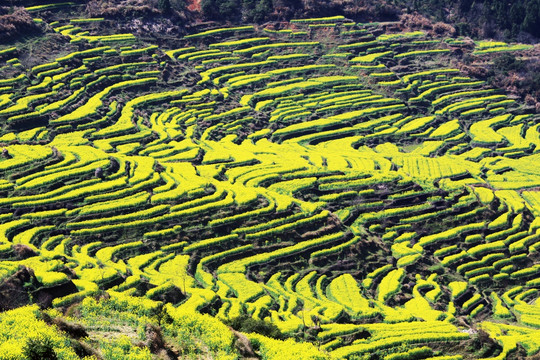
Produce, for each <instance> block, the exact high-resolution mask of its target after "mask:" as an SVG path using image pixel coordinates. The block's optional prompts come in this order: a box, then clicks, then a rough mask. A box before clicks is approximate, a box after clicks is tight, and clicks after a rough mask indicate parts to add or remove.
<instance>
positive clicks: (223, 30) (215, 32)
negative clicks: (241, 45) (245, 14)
mask: <svg viewBox="0 0 540 360" xmlns="http://www.w3.org/2000/svg"><path fill="white" fill-rule="evenodd" d="M250 30H254V27H253V26H238V27H231V28H221V29H213V30H206V31H203V32H200V33H196V34H191V35H186V36H184V39H193V38H198V37H205V36H209V35H218V34H225V33H229V32H235V31H250Z"/></svg>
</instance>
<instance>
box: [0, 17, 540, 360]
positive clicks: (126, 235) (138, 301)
mask: <svg viewBox="0 0 540 360" xmlns="http://www.w3.org/2000/svg"><path fill="white" fill-rule="evenodd" d="M30 10H33V11H34V12H33V14H34V15H35V16H36V17H39V14H40V11H41V9H40V8H35V9H30ZM37 21H44V20H37ZM104 21H105V22H106V20H101V19H86V20H84V19H64V20H60V21H54V22H51V23H49V24H48V26H50V27H51V29H53V31H54V32H56V33H58V34H61V35H63V36H64V37H65V38H64V40H65V42H66V44H69V46H71V47H72V48H73V52H71V53H58V54H57V53H54V51H53V53H52V54H51V55H50V56H51V60H50V62H48V63H44V64H40V65H37V66H34V67H31V68H27V67H25V66H24V65H22V64H21V63H20V62H19V60H18V58H17V57H18V55H19V54H22V52H21V51H20V50H19V49H18V48H17V47H11V48H5V49H3V50H0V65H2V68H1V70H2V71H4V73H9V74H11V75H10V76H11V77H8V78H2V79H1V80H0V122H1V124H2V132H1V134H0V143H1V144H2V147H3V152H2V160H1V161H0V175H1V180H0V192H1V195H2V196H1V199H0V223H1V224H0V282H1V281H2V280H6V279H9V278H10V276H12V275H13V274H14V273H16V272H17V270H18V268H19V266H21V265H24V266H26V267H28V268H30V269H32V270H33V272H34V273H35V276H36V278H37V280H38V281H39V287H40V288H41V289H52V290H57V291H56V292H54V291H52V290H51V291H52V293H54V294H56V295H55V296H53V298H50V299H48V300H46V301H45V300H44V302H41V303H40V304H42V305H45V306H46V305H51V306H52V307H53V308H56V309H58V310H60V311H65V310H66V309H68V308H69V307H70V306H72V305H73V304H77V303H79V302H81V301H82V304H83V305H82V306H83V308H84V309H86V310H85V311H88V313H91V309H94V310H92V311H95V312H94V313H93V314H94V315H95V316H97V315H96V313H99V311H105V310H103V309H101V310H99V306H98V305H99V301H96V300H93V297H95V296H102V297H103V296H104V295H105V294H106V298H108V299H109V300H107V301H109V302H112V303H113V305H111V306H116V309H117V310H118V311H121V310H122V309H124V310H126V309H128V310H129V309H131V310H129V311H131V312H132V313H133V314H138V315H139V316H141V317H142V316H143V314H144V316H151V315H149V314H156V313H158V312H160V313H161V314H164V313H166V314H167V316H169V317H170V318H172V319H173V324H176V323H175V322H174V321H177V322H178V324H186V323H187V320H186V319H187V318H190V317H193V318H194V319H198V320H193V321H199V322H205V321H207V322H208V324H212V326H214V328H212V329H210V328H208V329H207V330H206V331H209V332H212V331H215V332H219V331H221V332H223V333H222V334H221V333H220V334H221V335H219V336H221V337H222V338H221V339H219V340H216V342H215V344H217V345H216V346H215V347H214V348H212V346H208V348H210V350H208V349H206V350H205V351H207V352H210V353H212V354H213V355H212V356H213V357H214V358H216V359H217V358H219V359H222V358H231V359H232V358H235V355H231V354H229V353H227V354H226V353H225V352H223V351H222V350H223V349H222V348H221V347H220V346H230V343H231V341H232V335H231V334H230V332H229V330H228V329H227V328H226V327H224V326H223V325H221V323H220V322H219V321H217V322H216V320H215V319H220V320H223V321H227V320H231V319H235V318H238V317H240V316H249V317H252V318H254V319H257V320H265V321H267V322H271V323H272V324H275V325H276V326H277V327H278V328H279V330H280V331H281V332H282V333H284V334H288V335H289V336H291V337H295V338H296V342H292V340H288V341H286V342H281V341H279V340H273V339H270V338H268V337H264V336H261V335H257V334H248V335H247V336H248V338H249V339H250V340H251V342H252V343H257V344H258V351H259V354H260V355H261V356H262V358H268V359H271V358H282V359H283V358H286V359H301V358H310V359H311V358H313V359H326V358H337V359H386V360H391V359H432V360H435V359H438V360H443V359H444V360H458V359H474V358H476V359H477V358H485V359H488V358H489V359H506V358H509V359H510V358H524V357H526V356H530V357H532V356H533V355H535V354H537V353H538V352H539V351H540V300H539V294H538V288H539V287H540V276H539V275H540V261H539V260H540V258H539V251H540V193H539V192H538V189H539V188H540V167H538V166H537V164H538V163H539V161H540V153H539V150H540V132H539V128H538V127H539V123H540V121H539V120H540V116H538V115H536V114H534V113H532V112H531V111H530V109H528V108H526V107H525V106H524V104H523V103H521V102H520V101H519V100H518V99H513V98H511V97H509V96H508V95H507V94H505V93H503V92H502V91H500V90H498V89H495V88H491V87H489V86H488V85H487V84H486V83H485V82H484V81H480V80H478V79H474V78H470V77H467V76H465V75H464V74H463V73H461V72H460V71H459V70H458V69H457V68H454V67H453V66H452V58H453V57H454V56H456V54H457V53H464V54H471V55H474V56H489V55H490V54H492V53H493V52H502V51H514V52H515V51H526V50H528V49H529V48H530V47H529V46H525V45H520V44H518V45H515V44H501V43H489V42H478V43H477V44H474V43H472V42H467V41H463V40H460V39H446V38H441V37H431V36H428V35H427V34H425V33H423V32H420V31H418V32H410V33H396V32H392V31H389V30H387V29H386V25H384V24H357V23H352V22H350V21H347V20H346V19H344V18H342V17H335V18H327V19H324V18H323V19H301V20H300V19H299V20H293V21H291V23H289V24H286V26H284V27H282V28H280V29H273V28H264V27H259V26H242V27H235V28H218V29H215V28H201V29H200V31H199V32H197V33H193V34H191V35H188V36H185V37H184V39H182V40H179V41H178V42H177V44H175V46H169V45H167V44H162V45H160V46H158V45H157V44H151V43H148V42H146V41H145V40H144V39H140V38H137V37H135V36H134V35H132V34H129V33H126V34H107V33H104V32H102V31H101V30H103V28H104V27H101V26H100V24H102V23H103V22H104ZM60 290H62V291H63V293H62V291H60ZM39 301H41V300H39V299H34V302H38V303H39ZM101 301H102V302H105V301H106V300H101ZM92 306H94V308H93V307H92ZM72 307H73V306H72ZM96 307H97V309H98V310H95V309H96ZM23 309H30V310H29V311H31V314H33V313H32V311H33V312H36V311H37V310H36V308H35V307H30V308H23ZM156 309H157V310H156ZM21 311H22V310H21V309H19V310H10V311H7V312H5V313H3V314H0V322H2V324H3V325H2V326H7V325H6V324H7V323H8V322H9V321H11V320H10V319H12V318H13V316H15V315H16V314H19V315H17V316H19V318H20V316H22V315H20V313H16V312H21ZM96 311H97V312H96ZM25 314H26V315H25V316H29V317H30V318H31V319H33V320H28V322H29V323H30V322H32V321H34V322H35V321H38V320H36V318H35V317H33V316H34V315H28V314H27V313H25ZM203 314H206V315H203ZM88 316H90V315H88ZM152 316H153V315H152ZM201 319H202V320H201ZM12 325H13V324H12ZM87 325H88V326H90V327H91V326H92V324H87ZM13 326H15V325H13ZM178 326H180V327H181V326H182V325H178ZM208 326H210V325H208ZM6 328H7V327H6ZM216 329H217V330H216ZM5 331H7V330H5ZM479 331H480V333H481V334H484V333H487V334H488V335H489V336H488V337H487V339H488V340H489V338H491V339H493V340H490V341H491V346H490V347H487V350H486V349H484V350H485V351H484V352H479V351H478V350H477V349H475V348H473V347H471V342H473V340H474V339H478V336H479V335H478V332H479ZM1 332H2V330H0V333H1ZM143 332H144V331H143ZM6 336H7V337H6ZM216 336H218V335H216ZM0 339H3V340H2V342H3V343H2V344H0V354H3V355H5V356H7V355H6V354H11V355H13V356H14V357H13V358H19V357H17V356H22V355H21V354H22V353H21V350H20V348H19V350H16V346H15V345H14V342H15V341H20V339H18V338H17V337H16V336H15V335H14V334H12V335H9V334H8V335H4V338H2V337H0ZM302 339H303V340H305V341H306V342H308V343H311V344H313V345H306V344H301V343H300V342H301V340H302ZM484 340H485V341H487V342H486V343H490V342H489V341H488V340H486V339H484ZM55 341H56V340H55ZM58 341H60V342H61V340H58ZM62 341H63V340H62ZM128 342H129V340H128ZM223 344H225V345H223ZM62 351H64V352H59V350H58V351H57V354H58V356H59V358H65V359H68V358H69V359H71V358H77V357H70V356H72V354H71V353H70V351H71V350H70V349H68V348H66V349H64V350H62ZM137 351H139V350H137ZM184 351H185V352H184V353H185V354H189V351H188V350H185V349H184ZM140 352H141V353H140V354H139V353H137V354H138V355H137V356H140V357H138V358H141V359H142V358H151V357H150V356H151V355H150V354H149V352H144V351H142V350H141V351H140ZM133 354H135V353H133ZM133 354H132V355H130V356H131V357H130V358H136V357H135V355H133ZM283 354H287V355H283ZM62 356H63V357H62ZM73 356H75V355H73ZM126 356H127V355H126ZM145 356H146V357H145ZM280 356H281V357H280ZM283 356H285V357H283ZM2 358H4V357H2ZM6 358H7V357H6ZM21 358H22V357H21ZM105 358H114V357H113V356H112V355H111V356H109V357H107V356H105ZM119 358H121V357H119ZM126 358H127V357H126ZM194 358H195V357H194Z"/></svg>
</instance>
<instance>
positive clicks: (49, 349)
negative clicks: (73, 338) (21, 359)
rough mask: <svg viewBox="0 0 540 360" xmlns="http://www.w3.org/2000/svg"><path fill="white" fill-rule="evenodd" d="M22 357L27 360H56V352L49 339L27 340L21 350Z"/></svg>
mask: <svg viewBox="0 0 540 360" xmlns="http://www.w3.org/2000/svg"><path fill="white" fill-rule="evenodd" d="M23 353H24V356H26V358H27V359H29V360H56V359H57V356H56V352H55V351H54V348H53V342H52V340H51V339H50V338H46V337H37V338H29V339H28V340H27V341H26V344H25V346H24V349H23Z"/></svg>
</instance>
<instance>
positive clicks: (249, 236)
mask: <svg viewBox="0 0 540 360" xmlns="http://www.w3.org/2000/svg"><path fill="white" fill-rule="evenodd" d="M328 215H329V212H328V211H326V210H325V211H322V212H320V213H318V214H316V215H313V216H311V217H308V218H304V219H299V220H296V221H294V222H291V223H285V224H283V225H279V226H274V227H272V228H271V229H267V230H262V231H258V232H254V233H251V232H250V233H246V240H253V239H260V238H264V237H269V236H272V235H276V234H279V233H282V232H284V231H287V230H291V229H294V228H296V227H301V226H306V225H309V224H313V223H316V222H319V221H322V220H325V219H326V218H328Z"/></svg>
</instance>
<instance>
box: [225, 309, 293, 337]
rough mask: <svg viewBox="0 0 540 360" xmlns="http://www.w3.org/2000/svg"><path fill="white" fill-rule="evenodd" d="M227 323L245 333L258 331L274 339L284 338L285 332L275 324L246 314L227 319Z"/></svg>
mask: <svg viewBox="0 0 540 360" xmlns="http://www.w3.org/2000/svg"><path fill="white" fill-rule="evenodd" d="M225 324H226V325H229V326H230V327H232V328H233V329H234V330H236V331H240V332H244V333H257V334H261V335H264V336H268V337H271V338H273V339H283V334H282V333H281V331H280V330H279V328H278V327H277V326H276V325H275V324H272V323H269V322H267V321H264V320H256V319H253V318H251V317H249V316H246V315H243V316H237V317H235V318H232V319H229V320H227V321H225Z"/></svg>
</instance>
